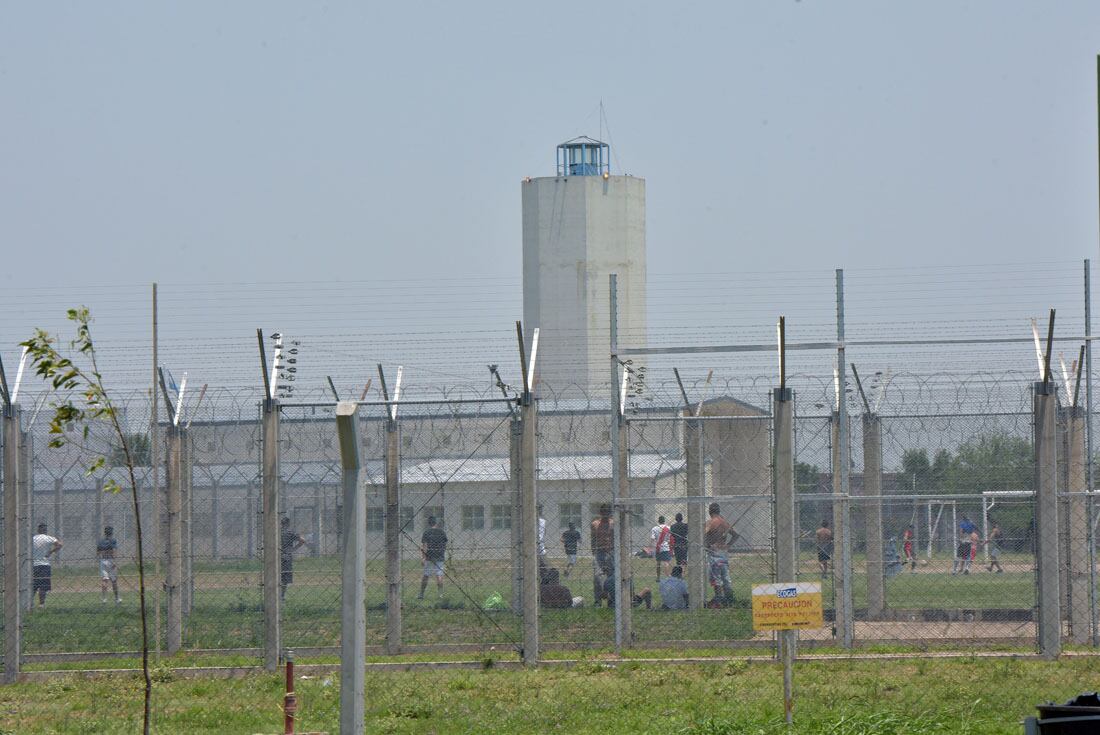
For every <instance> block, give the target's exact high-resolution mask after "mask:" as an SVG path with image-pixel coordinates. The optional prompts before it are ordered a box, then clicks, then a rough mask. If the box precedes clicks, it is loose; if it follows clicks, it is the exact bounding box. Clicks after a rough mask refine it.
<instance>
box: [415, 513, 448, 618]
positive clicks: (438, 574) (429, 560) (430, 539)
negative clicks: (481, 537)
mask: <svg viewBox="0 0 1100 735" xmlns="http://www.w3.org/2000/svg"><path fill="white" fill-rule="evenodd" d="M420 555H421V557H422V558H423V559H424V576H423V577H421V578H420V594H419V595H417V596H416V599H418V600H423V599H424V590H425V589H427V588H428V577H435V586H436V593H437V595H438V596H439V597H440V598H442V597H443V574H444V569H443V562H444V561H445V560H446V558H447V534H446V533H444V531H443V529H442V528H439V525H438V523H436V520H435V516H430V517H429V518H428V527H427V528H426V529H424V535H423V536H421V537H420Z"/></svg>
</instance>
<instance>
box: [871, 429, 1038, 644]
mask: <svg viewBox="0 0 1100 735" xmlns="http://www.w3.org/2000/svg"><path fill="white" fill-rule="evenodd" d="M882 452H883V462H882V467H883V474H882V484H883V497H882V501H881V512H882V519H883V520H882V534H883V540H884V549H885V552H884V558H883V559H882V560H881V561H880V562H879V563H878V565H880V566H881V567H882V569H883V574H884V575H885V577H886V580H885V600H884V605H883V609H882V610H881V611H875V612H876V614H875V615H874V616H871V617H873V618H875V619H873V620H869V621H868V623H867V625H865V626H863V627H862V629H857V634H861V636H862V637H863V638H864V639H868V638H870V639H875V638H890V639H905V640H921V641H924V642H927V643H929V644H934V643H937V642H940V643H947V642H950V641H956V642H957V641H960V640H964V641H970V640H978V639H992V640H1001V641H1016V642H1030V641H1033V640H1034V637H1035V619H1036V611H1035V605H1036V596H1035V585H1036V577H1035V569H1036V563H1035V550H1034V549H1035V497H1034V487H1033V482H1034V449H1033V447H1032V441H1031V416H1030V415H1029V414H1022V413H1021V414H1013V413H1002V414H993V413H991V414H986V415H956V416H917V417H911V418H905V417H898V418H888V417H884V418H883V419H882ZM862 502H863V504H864V507H865V508H866V507H870V504H872V503H874V502H875V501H873V500H864V501H862ZM856 533H857V538H856V543H857V546H862V545H864V544H865V541H866V528H860V529H857V530H856ZM859 534H862V536H860V535H859ZM869 562H870V563H872V564H873V562H874V560H869ZM857 579H858V578H857ZM863 586H865V585H858V584H857V587H856V590H857V593H859V590H860V589H861V588H862V587H863ZM858 606H859V604H858V602H857V607H858Z"/></svg>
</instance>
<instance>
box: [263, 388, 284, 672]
mask: <svg viewBox="0 0 1100 735" xmlns="http://www.w3.org/2000/svg"><path fill="white" fill-rule="evenodd" d="M261 467H262V476H261V480H262V483H263V485H262V487H261V498H260V505H261V507H262V508H263V516H262V517H263V528H262V531H261V535H262V538H263V549H264V556H263V560H264V571H263V586H264V668H265V669H267V670H268V671H275V669H277V668H278V667H279V658H280V654H281V651H282V649H281V646H282V636H281V633H282V630H281V628H280V612H281V611H280V610H279V602H280V600H279V579H280V572H281V569H280V566H279V401H278V400H277V399H275V398H269V399H266V400H265V401H264V406H263V458H262V462H261Z"/></svg>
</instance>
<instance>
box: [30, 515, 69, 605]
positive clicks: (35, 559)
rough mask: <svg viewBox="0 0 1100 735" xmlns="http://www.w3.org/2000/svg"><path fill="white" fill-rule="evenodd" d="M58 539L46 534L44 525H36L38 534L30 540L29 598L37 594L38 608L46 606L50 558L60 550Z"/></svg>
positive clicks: (49, 586) (49, 588)
mask: <svg viewBox="0 0 1100 735" xmlns="http://www.w3.org/2000/svg"><path fill="white" fill-rule="evenodd" d="M63 545H64V544H62V543H61V540H60V539H57V538H54V537H53V536H51V535H50V534H48V533H46V524H45V523H39V524H38V533H36V534H35V535H34V538H32V539H31V568H32V574H31V580H32V581H31V597H32V598H33V597H34V593H35V592H37V593H38V606H39V607H45V606H46V593H47V592H49V591H50V590H51V589H52V585H51V584H50V576H51V571H52V568H51V566H50V557H51V556H53V555H54V554H56V553H57V552H58V551H60V550H61V547H62V546H63Z"/></svg>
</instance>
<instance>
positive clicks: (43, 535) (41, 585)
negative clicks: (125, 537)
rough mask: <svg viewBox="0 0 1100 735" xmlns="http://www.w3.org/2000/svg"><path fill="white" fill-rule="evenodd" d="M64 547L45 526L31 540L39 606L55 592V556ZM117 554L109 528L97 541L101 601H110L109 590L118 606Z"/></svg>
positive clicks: (34, 591)
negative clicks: (108, 589)
mask: <svg viewBox="0 0 1100 735" xmlns="http://www.w3.org/2000/svg"><path fill="white" fill-rule="evenodd" d="M63 546H64V544H63V543H62V542H61V539H59V538H57V537H56V536H51V535H50V534H49V528H48V526H47V525H46V524H45V523H39V524H38V528H37V532H36V533H35V534H34V536H33V537H31V596H32V598H33V597H34V596H37V597H38V607H40V608H42V607H45V606H46V595H48V594H49V593H50V591H51V590H52V589H53V558H52V557H53V556H54V555H55V554H56V553H57V552H59V551H61V548H62V547H63ZM117 552H118V539H116V538H115V529H114V528H112V527H111V526H106V527H104V529H103V536H102V537H101V538H100V539H99V540H98V541H96V546H95V553H96V559H97V560H98V561H99V580H100V583H99V592H100V601H101V602H107V588H108V587H110V589H111V591H112V592H113V593H114V600H115V604H116V605H117V604H120V603H121V602H122V597H121V596H120V595H119V593H118V564H117V562H116V561H115V555H116V554H117Z"/></svg>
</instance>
